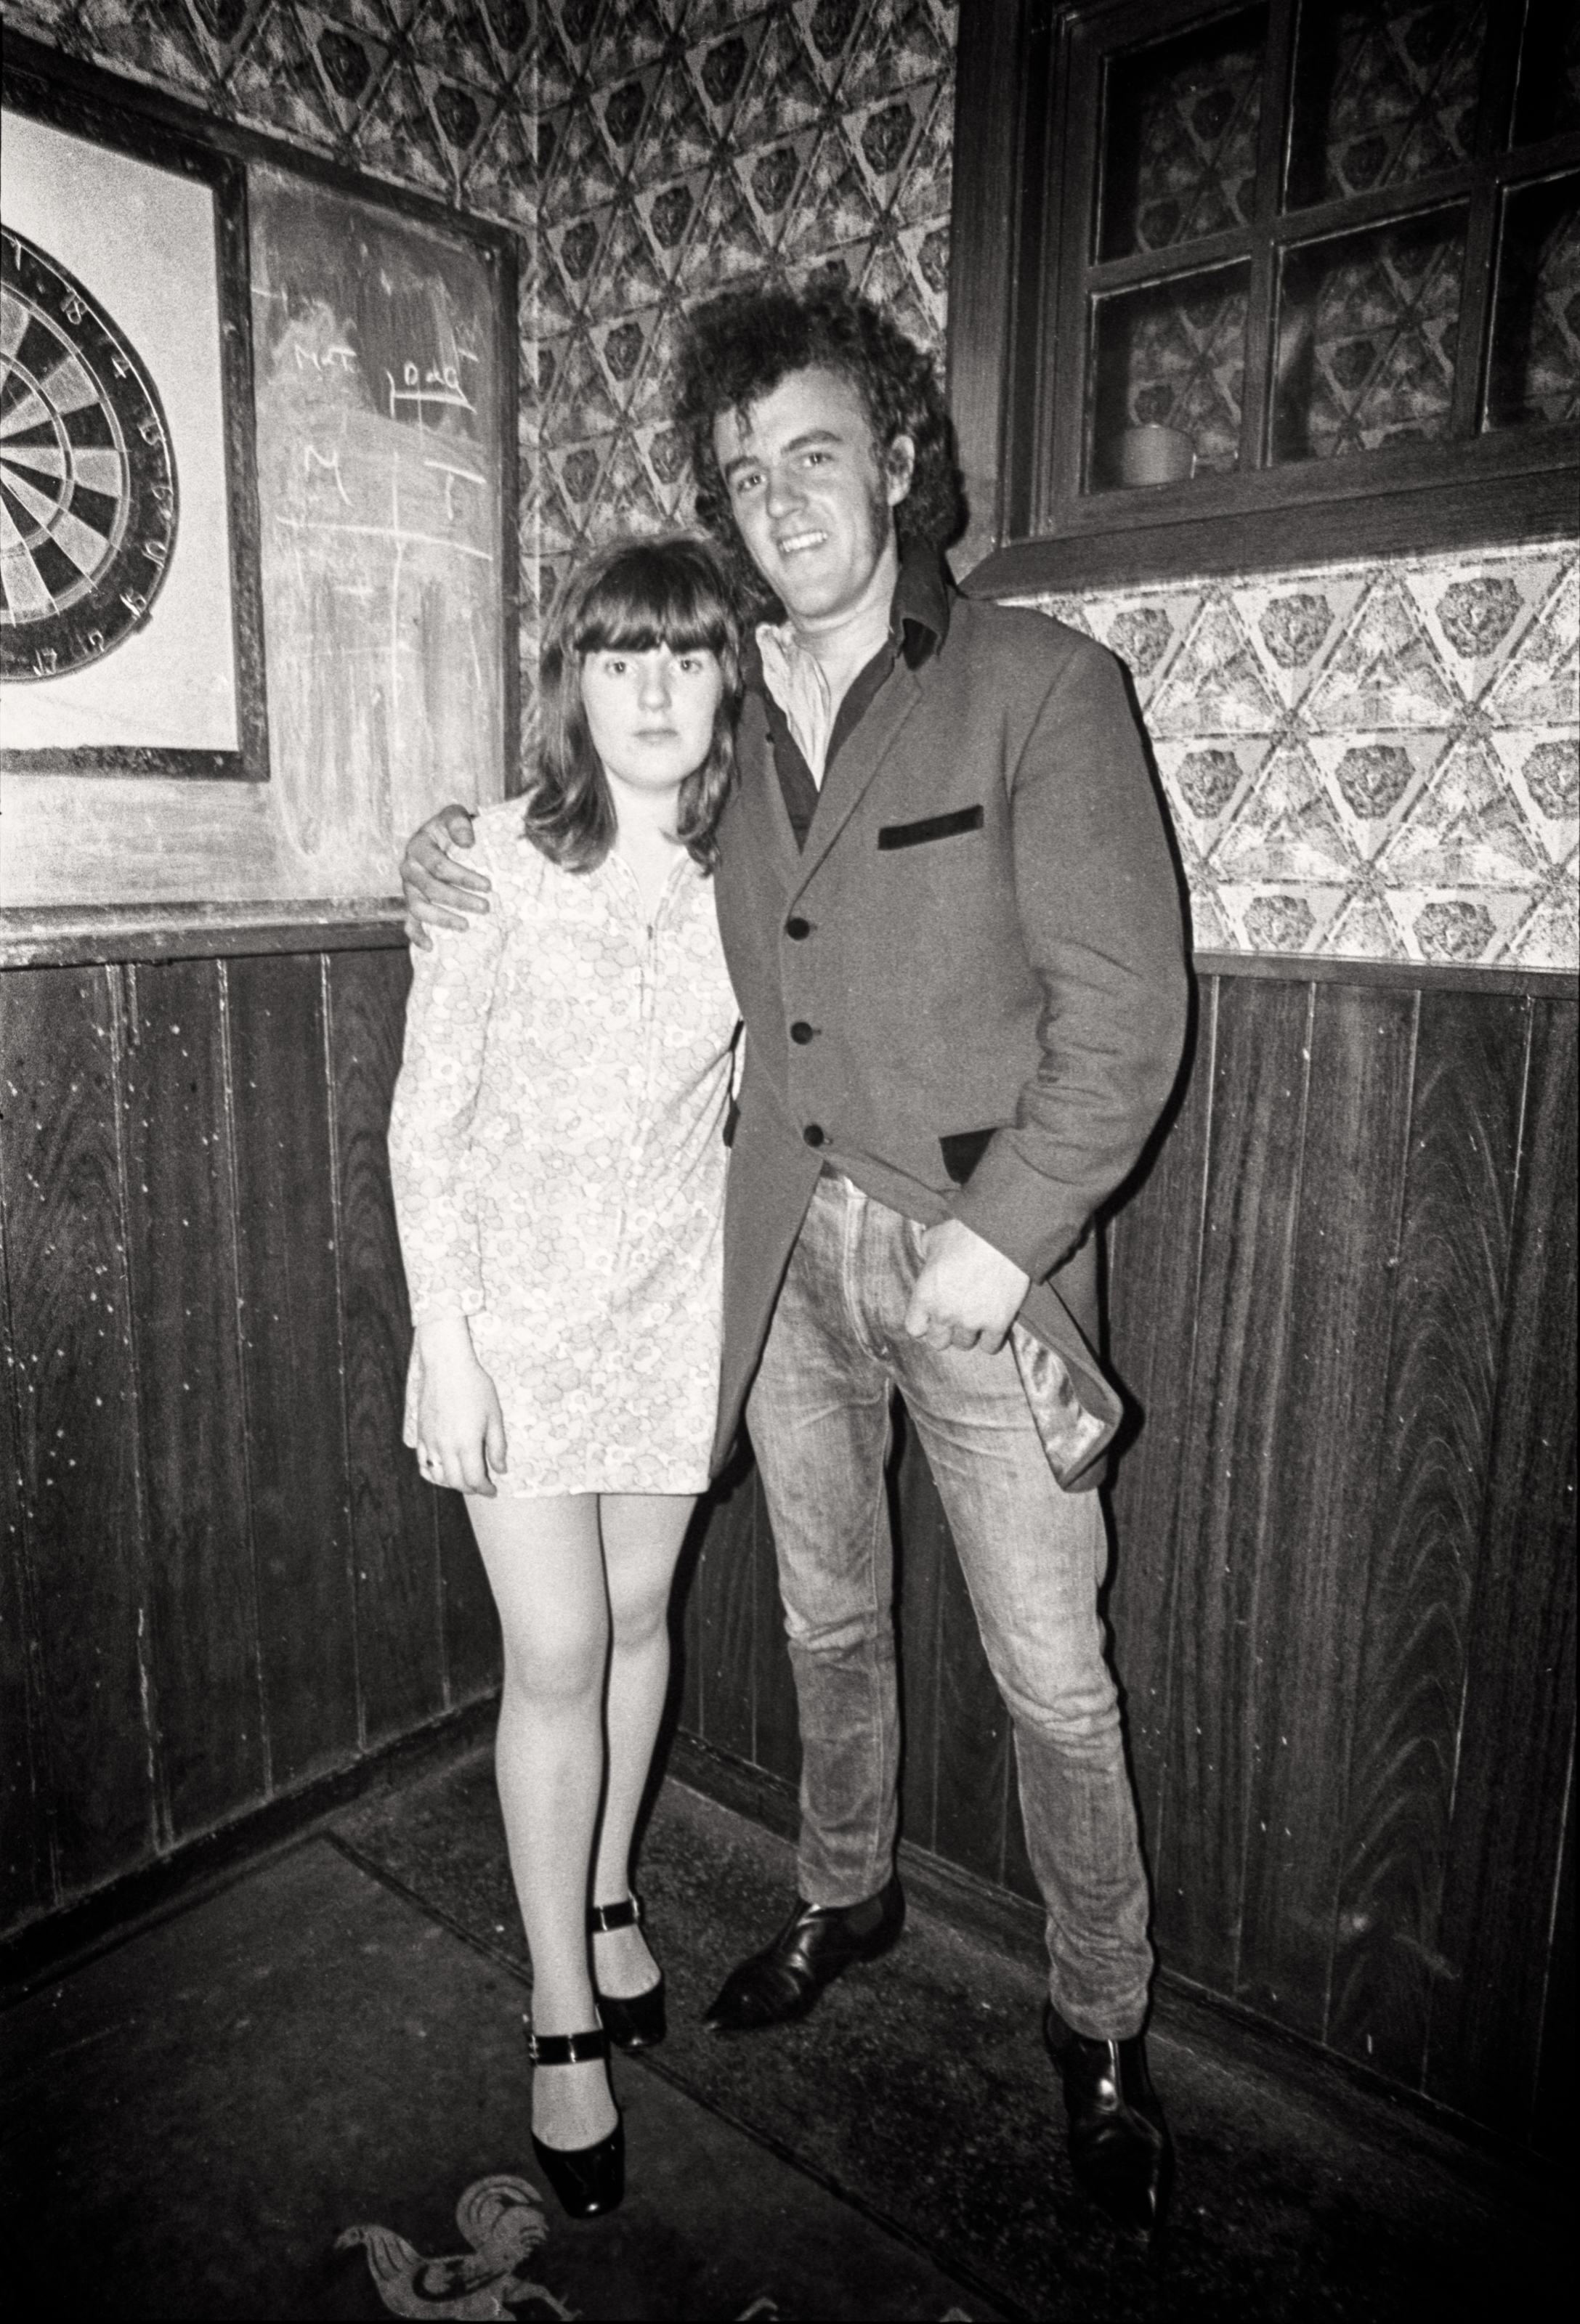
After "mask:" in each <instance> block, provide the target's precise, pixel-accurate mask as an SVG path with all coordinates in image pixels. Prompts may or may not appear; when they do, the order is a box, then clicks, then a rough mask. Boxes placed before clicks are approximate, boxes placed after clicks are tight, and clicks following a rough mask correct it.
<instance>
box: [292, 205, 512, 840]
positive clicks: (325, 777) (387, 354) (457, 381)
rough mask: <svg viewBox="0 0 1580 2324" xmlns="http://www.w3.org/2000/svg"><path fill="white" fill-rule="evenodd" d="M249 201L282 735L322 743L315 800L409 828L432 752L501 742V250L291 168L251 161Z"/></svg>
mask: <svg viewBox="0 0 1580 2324" xmlns="http://www.w3.org/2000/svg"><path fill="white" fill-rule="evenodd" d="M248 206H249V219H250V234H249V241H250V249H251V259H252V300H253V333H254V347H253V356H254V392H255V410H256V432H257V458H258V498H259V505H260V509H261V512H262V525H263V530H262V538H261V549H262V558H263V582H264V604H265V609H266V631H267V640H268V650H269V667H270V671H271V682H270V706H271V715H272V718H273V728H274V733H275V739H276V746H277V748H278V749H279V750H280V751H281V752H282V753H283V754H284V755H286V756H288V757H300V755H301V754H302V753H304V752H314V753H315V754H316V755H317V757H318V759H319V763H320V766H321V778H320V788H319V792H318V794H317V796H316V797H315V798H313V799H312V800H311V802H310V812H311V813H312V814H313V815H314V816H323V817H329V818H333V817H334V816H336V815H337V814H349V815H351V816H356V815H358V814H362V813H365V812H367V811H369V810H370V809H374V810H376V811H377V812H379V813H380V814H381V815H387V816H388V818H389V820H390V822H391V825H392V828H393V830H395V831H396V832H404V831H407V830H409V829H411V827H412V826H413V825H415V824H417V823H419V822H420V821H421V820H422V817H423V816H424V815H426V814H427V813H428V811H429V786H430V777H431V774H432V771H433V770H434V769H435V768H436V767H448V768H449V769H452V770H454V772H455V776H456V779H457V781H459V780H461V779H463V778H465V779H467V780H469V781H471V780H476V777H477V776H478V774H479V773H481V772H484V771H485V770H492V769H494V767H495V766H496V765H499V764H500V762H501V754H502V752H504V747H505V741H506V716H507V693H506V685H505V678H506V670H507V668H513V667H514V664H515V656H514V655H513V653H512V654H508V655H507V654H506V653H505V652H504V650H502V641H503V639H504V621H505V613H506V606H507V590H506V579H505V567H504V520H505V516H506V513H507V478H506V472H505V466H504V462H503V460H502V457H501V450H502V444H503V440H504V424H505V408H504V407H505V397H504V385H503V381H502V376H501V373H502V365H501V361H500V351H499V346H498V339H497V333H496V329H495V306H496V301H497V285H496V281H495V275H496V272H497V267H496V264H495V263H493V262H492V261H491V257H490V254H489V252H488V250H487V249H486V248H480V247H479V246H478V245H477V244H476V243H474V242H472V241H471V240H470V239H468V237H467V236H466V235H461V234H457V232H456V231H455V230H454V228H453V227H451V226H449V225H448V222H447V224H446V225H445V226H436V225H434V224H432V223H430V221H428V220H427V219H424V218H419V217H409V216H406V215H403V214H402V212H401V211H399V210H396V209H393V208H390V207H388V206H387V205H386V204H383V203H379V202H374V201H371V200H367V199H364V198H360V197H353V196H350V195H348V194H346V192H344V191H343V190H341V189H339V188H338V187H335V186H328V185H323V184H319V183H315V182H313V181H312V180H310V179H307V178H304V177H302V176H301V175H300V173H299V172H297V171H292V170H286V169H276V168H269V167H266V166H263V165H261V164H255V165H254V167H253V168H252V169H251V170H250V171H248ZM511 368H512V370H513V362H512V365H511Z"/></svg>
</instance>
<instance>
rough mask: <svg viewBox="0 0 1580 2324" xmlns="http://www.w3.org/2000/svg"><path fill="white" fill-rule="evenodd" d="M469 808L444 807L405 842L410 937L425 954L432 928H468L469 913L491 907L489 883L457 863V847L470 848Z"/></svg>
mask: <svg viewBox="0 0 1580 2324" xmlns="http://www.w3.org/2000/svg"><path fill="white" fill-rule="evenodd" d="M472 844H473V838H472V815H471V810H470V808H468V807H440V809H439V813H438V814H437V815H430V816H429V818H428V821H427V822H426V823H425V824H424V825H422V827H421V829H420V831H414V832H413V833H412V835H411V838H410V839H409V840H408V841H407V842H406V853H404V855H402V858H401V888H402V893H403V894H404V896H405V899H406V934H407V936H408V937H409V938H410V939H411V942H412V943H413V944H414V945H419V946H420V948H421V949H422V950H423V951H424V952H426V951H428V949H429V947H430V939H429V936H428V930H429V929H430V927H431V928H464V927H466V925H467V913H468V912H485V911H486V910H487V909H488V888H489V884H490V883H489V881H487V880H485V877H484V876H483V874H482V872H481V871H467V870H466V869H465V867H464V866H463V865H461V864H459V863H457V862H455V861H454V859H453V858H452V856H451V854H450V849H451V848H452V847H470V846H471V845H472Z"/></svg>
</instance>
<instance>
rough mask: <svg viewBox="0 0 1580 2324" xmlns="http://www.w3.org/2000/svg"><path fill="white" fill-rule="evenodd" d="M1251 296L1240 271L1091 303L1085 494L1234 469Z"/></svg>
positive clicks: (1180, 279) (1213, 272) (1246, 273)
mask: <svg viewBox="0 0 1580 2324" xmlns="http://www.w3.org/2000/svg"><path fill="white" fill-rule="evenodd" d="M1250 287H1251V268H1250V265H1249V263H1246V262H1244V261H1242V262H1241V263H1238V264H1236V265H1233V266H1218V267H1214V268H1212V269H1210V270H1208V271H1206V272H1202V273H1199V274H1184V275H1177V276H1175V277H1174V278H1173V279H1172V280H1171V281H1168V282H1152V283H1148V284H1147V285H1146V286H1145V287H1144V288H1143V289H1141V290H1138V291H1111V292H1109V294H1108V295H1107V296H1106V297H1104V298H1099V299H1096V300H1094V302H1093V304H1094V307H1095V314H1094V317H1093V346H1094V361H1093V365H1092V381H1093V392H1092V401H1091V422H1092V424H1091V429H1090V432H1089V442H1088V448H1087V460H1086V489H1087V491H1089V492H1090V491H1094V490H1095V491H1105V490H1108V489H1109V488H1111V487H1113V486H1115V485H1124V486H1130V485H1145V484H1170V483H1177V482H1181V481H1183V479H1184V478H1186V477H1187V476H1190V475H1201V474H1202V473H1204V472H1206V471H1211V470H1224V469H1227V468H1234V467H1235V466H1237V465H1238V463H1239V458H1240V414H1241V406H1242V402H1243V395H1244V375H1245V309H1246V300H1247V295H1248V293H1249V291H1250Z"/></svg>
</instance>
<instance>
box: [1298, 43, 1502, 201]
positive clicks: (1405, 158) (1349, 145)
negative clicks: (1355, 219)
mask: <svg viewBox="0 0 1580 2324" xmlns="http://www.w3.org/2000/svg"><path fill="white" fill-rule="evenodd" d="M1504 5H1508V0H1504ZM1486 31H1487V9H1486V5H1485V0H1428V5H1425V6H1423V5H1421V0H1344V5H1338V6H1335V5H1333V0H1318V5H1317V6H1315V7H1307V8H1305V9H1303V10H1302V12H1301V26H1300V56H1299V66H1298V73H1297V76H1296V85H1295V120H1294V134H1293V138H1292V141H1291V149H1290V159H1289V203H1290V205H1291V207H1296V208H1298V207H1299V206H1301V205H1303V204H1305V203H1307V202H1326V201H1334V200H1336V199H1338V198H1340V197H1342V196H1344V195H1346V194H1363V193H1370V192H1371V190H1372V188H1373V187H1374V186H1397V185H1405V184H1408V183H1409V180H1412V179H1415V178H1421V177H1425V176H1427V175H1428V172H1429V171H1433V170H1443V169H1451V168H1452V167H1453V166H1454V165H1455V163H1456V162H1459V161H1467V160H1468V159H1469V158H1470V155H1471V152H1472V151H1473V149H1474V141H1475V123H1476V112H1477V89H1478V85H1479V81H1480V78H1481V65H1482V51H1483V47H1484V45H1485V41H1486Z"/></svg>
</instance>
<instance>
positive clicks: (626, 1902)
mask: <svg viewBox="0 0 1580 2324" xmlns="http://www.w3.org/2000/svg"><path fill="white" fill-rule="evenodd" d="M641 1926H642V1898H641V1897H640V1896H623V1897H622V1898H621V1900H620V1902H619V1903H618V1904H595V1905H593V1906H592V1908H591V1909H590V1911H589V1912H588V1914H587V1927H588V1928H589V1929H590V1930H591V1931H592V1933H593V1935H594V1936H595V1937H601V1936H606V1935H607V1934H608V1932H609V1931H610V1930H611V1929H640V1928H641Z"/></svg>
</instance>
